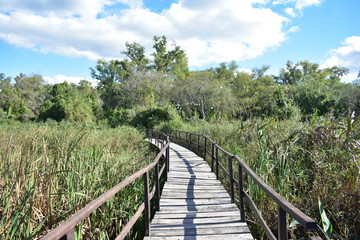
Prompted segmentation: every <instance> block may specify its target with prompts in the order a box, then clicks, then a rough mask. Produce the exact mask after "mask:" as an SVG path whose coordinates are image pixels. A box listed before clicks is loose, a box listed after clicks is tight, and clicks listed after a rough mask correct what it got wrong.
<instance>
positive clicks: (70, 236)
mask: <svg viewBox="0 0 360 240" xmlns="http://www.w3.org/2000/svg"><path fill="white" fill-rule="evenodd" d="M60 240H75V229H74V228H73V229H71V230H70V231H69V232H68V233H67V234H66V235H64V236H62V237H61V238H60Z"/></svg>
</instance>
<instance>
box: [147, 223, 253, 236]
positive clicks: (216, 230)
mask: <svg viewBox="0 0 360 240" xmlns="http://www.w3.org/2000/svg"><path fill="white" fill-rule="evenodd" d="M244 233H247V234H249V233H250V231H249V229H248V227H247V226H244V227H240V226H237V227H213V226H212V227H209V228H196V227H195V228H185V229H169V230H167V231H157V230H156V229H152V233H151V236H159V237H160V236H199V235H212V234H217V235H219V234H244Z"/></svg>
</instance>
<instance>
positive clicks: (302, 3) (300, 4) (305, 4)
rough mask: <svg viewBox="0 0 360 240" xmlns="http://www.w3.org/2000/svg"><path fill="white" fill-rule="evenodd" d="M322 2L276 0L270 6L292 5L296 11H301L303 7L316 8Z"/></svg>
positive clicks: (312, 0)
mask: <svg viewBox="0 0 360 240" xmlns="http://www.w3.org/2000/svg"><path fill="white" fill-rule="evenodd" d="M323 1H324V0H276V1H273V2H272V4H274V5H279V4H294V5H295V8H296V9H299V10H301V9H303V8H305V7H310V6H316V5H319V4H321V3H322V2H323Z"/></svg>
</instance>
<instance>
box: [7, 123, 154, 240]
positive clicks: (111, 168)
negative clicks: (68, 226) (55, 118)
mask: <svg viewBox="0 0 360 240" xmlns="http://www.w3.org/2000/svg"><path fill="white" fill-rule="evenodd" d="M0 142H1V143H2V144H1V145H0V173H1V174H0V188H1V192H0V239H37V238H39V237H41V236H42V235H44V234H45V233H46V232H48V231H49V230H50V229H53V228H54V227H56V226H57V225H59V223H60V222H62V221H64V220H65V219H67V218H68V217H69V216H71V215H72V214H74V213H75V212H76V211H78V210H79V209H81V208H82V207H83V206H84V205H86V203H88V202H90V201H91V200H93V199H94V198H96V197H97V196H99V195H100V194H101V193H103V192H105V191H106V190H108V189H110V188H111V187H113V186H114V185H116V184H117V183H119V182H120V181H122V180H123V179H124V178H125V177H127V176H129V175H131V174H132V173H134V172H136V171H138V170H140V169H141V168H142V167H144V166H145V165H147V164H148V163H149V162H150V161H152V160H153V154H152V153H151V151H149V148H148V145H147V144H146V143H145V142H143V136H142V134H140V133H139V132H138V131H137V130H135V129H134V128H131V127H119V128H115V129H110V128H106V127H99V126H86V125H83V124H73V123H66V122H63V123H60V124H58V123H54V122H49V123H45V124H34V123H17V122H1V123H0ZM141 200H142V181H138V182H135V183H134V184H132V185H131V186H130V187H127V188H126V189H124V190H123V191H122V192H121V194H117V196H115V197H114V198H112V199H111V200H110V201H108V202H107V203H106V204H104V205H103V206H101V208H100V209H99V210H97V211H96V212H95V213H94V214H92V215H91V216H90V217H89V218H87V219H85V220H84V221H83V222H82V224H81V225H80V226H78V229H77V232H78V234H80V233H82V234H83V235H84V237H85V239H90V238H96V239H107V238H111V237H113V236H114V235H115V234H116V233H118V232H119V229H120V226H121V225H123V223H124V222H126V221H127V219H128V216H129V215H132V214H133V213H134V212H135V210H136V208H137V207H138V205H137V203H139V202H140V201H141ZM134 236H135V235H133V237H134Z"/></svg>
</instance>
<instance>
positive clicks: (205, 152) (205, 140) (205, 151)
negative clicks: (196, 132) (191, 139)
mask: <svg viewBox="0 0 360 240" xmlns="http://www.w3.org/2000/svg"><path fill="white" fill-rule="evenodd" d="M206 144H207V139H206V137H205V136H204V161H205V162H206V154H207V148H206V147H207V146H206Z"/></svg>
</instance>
